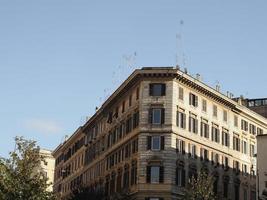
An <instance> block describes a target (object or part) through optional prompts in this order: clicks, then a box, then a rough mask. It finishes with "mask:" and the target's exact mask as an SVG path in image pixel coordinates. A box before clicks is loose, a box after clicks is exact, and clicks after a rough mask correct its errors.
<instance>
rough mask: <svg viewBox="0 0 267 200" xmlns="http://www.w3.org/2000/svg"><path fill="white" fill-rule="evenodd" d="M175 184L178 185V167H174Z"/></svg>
mask: <svg viewBox="0 0 267 200" xmlns="http://www.w3.org/2000/svg"><path fill="white" fill-rule="evenodd" d="M175 184H176V185H178V167H176V172H175Z"/></svg>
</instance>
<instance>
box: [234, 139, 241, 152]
mask: <svg viewBox="0 0 267 200" xmlns="http://www.w3.org/2000/svg"><path fill="white" fill-rule="evenodd" d="M233 149H234V150H236V151H240V139H239V138H238V137H237V136H233Z"/></svg>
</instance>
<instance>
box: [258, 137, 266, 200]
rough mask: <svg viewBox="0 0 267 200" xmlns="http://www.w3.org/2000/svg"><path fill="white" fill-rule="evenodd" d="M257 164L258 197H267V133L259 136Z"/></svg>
mask: <svg viewBox="0 0 267 200" xmlns="http://www.w3.org/2000/svg"><path fill="white" fill-rule="evenodd" d="M257 143H258V145H257V162H258V163H257V166H258V180H257V190H258V191H257V193H258V199H262V200H263V199H267V164H266V160H265V159H266V158H267V151H266V144H267V135H258V136H257Z"/></svg>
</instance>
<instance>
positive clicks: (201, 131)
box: [200, 122, 205, 136]
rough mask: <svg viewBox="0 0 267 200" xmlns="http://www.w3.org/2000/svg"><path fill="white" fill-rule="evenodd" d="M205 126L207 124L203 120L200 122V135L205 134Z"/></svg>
mask: <svg viewBox="0 0 267 200" xmlns="http://www.w3.org/2000/svg"><path fill="white" fill-rule="evenodd" d="M204 126H205V124H204V123H203V122H200V136H203V135H204V132H203V128H204Z"/></svg>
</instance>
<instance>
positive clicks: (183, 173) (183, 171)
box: [181, 169, 185, 187]
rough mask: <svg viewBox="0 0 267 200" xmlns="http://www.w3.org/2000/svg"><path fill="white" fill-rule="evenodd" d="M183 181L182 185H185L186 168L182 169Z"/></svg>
mask: <svg viewBox="0 0 267 200" xmlns="http://www.w3.org/2000/svg"><path fill="white" fill-rule="evenodd" d="M181 178H182V181H181V183H182V184H181V185H182V187H185V170H184V169H182V177H181Z"/></svg>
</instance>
